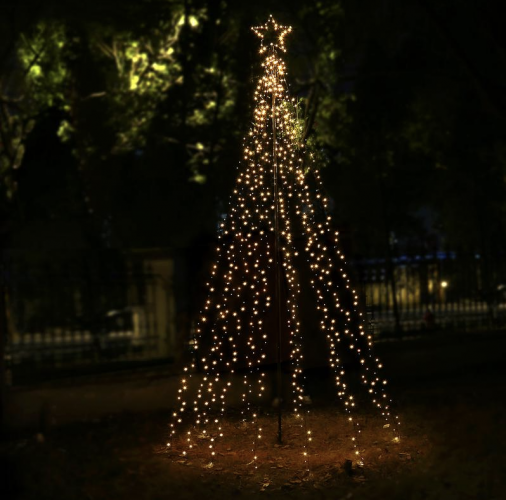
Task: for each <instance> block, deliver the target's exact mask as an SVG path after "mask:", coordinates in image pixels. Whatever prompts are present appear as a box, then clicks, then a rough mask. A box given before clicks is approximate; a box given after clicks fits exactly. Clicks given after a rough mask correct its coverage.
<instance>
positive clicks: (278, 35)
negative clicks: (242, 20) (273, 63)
mask: <svg viewBox="0 0 506 500" xmlns="http://www.w3.org/2000/svg"><path fill="white" fill-rule="evenodd" d="M251 29H252V30H253V31H254V32H255V34H256V35H257V36H258V38H260V53H261V54H262V53H263V52H265V51H266V50H267V49H268V48H269V47H272V48H273V49H279V50H282V51H283V52H286V48H285V36H286V35H288V34H289V33H290V32H291V31H292V27H291V26H282V25H281V24H278V23H277V22H276V21H275V19H274V18H273V17H272V14H271V15H270V16H269V19H267V22H266V23H265V24H264V25H262V26H253V27H252V28H251Z"/></svg>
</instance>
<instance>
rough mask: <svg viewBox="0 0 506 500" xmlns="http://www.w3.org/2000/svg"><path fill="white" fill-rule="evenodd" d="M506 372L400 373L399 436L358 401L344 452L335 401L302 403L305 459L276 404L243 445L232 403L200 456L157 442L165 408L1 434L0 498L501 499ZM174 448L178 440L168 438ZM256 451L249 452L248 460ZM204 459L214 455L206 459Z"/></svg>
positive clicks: (162, 435)
mask: <svg viewBox="0 0 506 500" xmlns="http://www.w3.org/2000/svg"><path fill="white" fill-rule="evenodd" d="M505 382H506V374H505V373H504V369H503V366H502V365H500V364H497V363H494V364H492V365H486V364H480V365H475V366H470V367H467V368H465V369H459V370H455V371H452V370H451V369H448V370H446V372H445V373H444V374H439V375H437V374H436V375H435V374H432V375H430V376H427V375H425V376H422V375H420V376H412V377H410V378H409V379H406V378H403V377H398V378H397V380H396V381H394V382H393V383H392V390H393V392H394V394H393V396H394V398H395V400H396V401H398V402H399V414H400V416H401V419H402V431H401V434H402V437H401V440H400V442H399V443H394V442H392V433H391V432H390V430H389V429H384V428H383V425H382V424H383V422H382V421H380V420H379V419H378V417H377V416H375V415H374V414H372V413H368V412H364V411H361V412H359V414H358V416H357V418H358V419H359V421H360V424H361V428H362V434H361V437H360V443H359V448H360V450H361V453H362V456H363V459H364V465H363V467H357V465H356V464H355V462H354V455H353V448H352V446H351V444H350V443H351V441H350V438H351V437H352V436H353V434H352V429H351V428H350V425H349V423H348V422H347V421H346V416H345V415H344V414H343V412H342V411H341V409H340V407H339V405H335V406H334V405H328V404H325V403H324V402H322V401H321V400H319V401H315V402H314V404H313V405H311V406H308V409H309V416H308V417H307V420H306V425H307V428H308V429H311V432H312V434H311V435H312V436H313V441H312V442H311V443H308V444H309V447H308V448H307V451H308V461H307V464H306V463H305V461H304V456H303V454H302V453H303V450H304V442H305V439H304V435H305V434H304V428H301V426H300V420H297V419H295V418H294V417H293V416H292V415H291V414H290V413H288V412H287V413H286V414H285V417H284V419H283V425H284V439H283V444H282V445H279V444H277V440H276V430H277V422H276V412H275V410H273V409H272V408H265V409H263V410H262V411H261V412H260V414H259V415H260V417H259V424H260V425H261V427H262V429H263V432H262V433H263V438H262V444H261V445H260V444H258V445H256V447H255V449H254V450H253V440H252V435H253V432H254V431H255V430H256V427H255V428H253V427H252V424H249V423H245V422H243V419H242V416H241V413H240V411H239V410H237V411H233V410H232V411H230V412H229V413H228V414H227V416H226V418H225V420H224V421H223V426H224V434H225V436H224V438H223V440H222V441H221V442H218V443H217V444H216V450H217V456H216V457H215V459H214V460H213V461H211V460H210V455H209V450H208V441H207V440H206V439H199V438H197V439H196V440H195V444H196V445H197V447H196V448H195V451H194V452H193V453H192V454H190V455H187V456H186V457H185V456H182V454H181V450H182V448H180V449H179V450H177V451H172V452H168V451H167V447H166V441H167V433H168V422H169V421H170V417H169V412H159V413H149V414H123V415H117V416H111V417H108V418H104V419H101V420H97V421H94V422H85V423H81V424H74V425H69V426H66V427H63V428H59V429H52V430H50V431H48V432H46V433H45V434H42V433H39V434H33V433H30V434H27V435H18V436H11V437H10V438H9V439H7V440H4V442H2V443H1V444H0V461H1V462H0V485H1V486H0V498H1V499H2V500H3V499H6V500H7V499H20V500H21V499H26V500H32V499H33V500H35V499H38V500H42V499H66V500H71V499H83V500H84V499H86V500H91V499H93V500H95V499H96V500H98V499H104V500H105V499H107V500H115V499H130V498H132V499H134V498H135V499H139V500H141V499H162V498H163V499H168V498H170V499H190V498H191V499H193V498H206V499H211V500H213V499H220V500H221V499H223V498H253V497H284V498H315V499H319V498H322V499H326V498H328V499H333V500H340V499H392V500H395V499H399V500H401V499H402V500H408V499H413V500H415V499H416V500H423V499H445V500H446V499H448V500H453V499H477V500H501V499H505V498H506V451H505V445H506V398H505V396H506V390H505V387H506V384H505ZM176 448H177V443H176ZM254 454H256V456H257V457H258V459H257V461H256V464H257V468H255V464H254V463H251V462H252V459H253V456H254ZM211 464H212V465H211Z"/></svg>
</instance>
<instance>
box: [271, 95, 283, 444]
mask: <svg viewBox="0 0 506 500" xmlns="http://www.w3.org/2000/svg"><path fill="white" fill-rule="evenodd" d="M275 88H276V87H275V86H273V90H272V161H273V164H274V268H275V270H276V282H275V287H276V288H275V294H276V297H277V303H278V305H277V313H278V338H277V341H278V345H277V355H278V367H277V368H278V370H277V382H278V383H277V386H278V387H277V398H278V443H280V444H281V442H282V436H283V435H282V426H281V413H282V408H281V397H282V392H283V391H282V390H281V389H282V388H281V385H282V382H283V377H282V373H281V341H282V321H281V307H282V301H281V247H280V241H279V185H278V174H279V172H278V160H277V151H276V146H277V144H276V140H277V138H276V95H275V92H276V91H275Z"/></svg>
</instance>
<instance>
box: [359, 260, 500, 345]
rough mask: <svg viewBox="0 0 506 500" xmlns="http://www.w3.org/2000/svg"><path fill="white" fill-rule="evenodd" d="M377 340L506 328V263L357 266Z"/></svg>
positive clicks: (367, 263)
mask: <svg viewBox="0 0 506 500" xmlns="http://www.w3.org/2000/svg"><path fill="white" fill-rule="evenodd" d="M354 267H355V270H356V274H357V279H358V281H359V283H360V285H361V290H362V293H363V295H365V298H366V303H367V310H368V316H369V319H370V321H371V322H372V323H373V325H374V332H375V334H376V335H378V336H380V335H386V334H400V333H402V332H419V331H431V330H432V331H436V330H441V329H458V330H471V329H484V328H494V329H495V328H502V327H504V326H505V325H506V285H505V283H506V268H505V266H504V259H502V258H497V259H494V260H492V261H491V260H485V259H483V258H482V257H481V256H480V255H477V254H473V255H463V256H462V255H460V256H459V255H457V254H455V253H453V252H449V253H444V252H440V253H436V254H430V255H411V256H403V257H400V258H395V259H393V260H392V262H391V263H388V262H387V261H386V260H385V259H370V260H363V261H357V262H355V264H354Z"/></svg>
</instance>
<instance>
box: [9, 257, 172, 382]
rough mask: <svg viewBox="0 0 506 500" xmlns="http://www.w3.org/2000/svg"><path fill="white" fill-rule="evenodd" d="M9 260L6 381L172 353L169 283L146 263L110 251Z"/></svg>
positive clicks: (24, 379)
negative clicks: (88, 254) (107, 252)
mask: <svg viewBox="0 0 506 500" xmlns="http://www.w3.org/2000/svg"><path fill="white" fill-rule="evenodd" d="M30 257H32V256H30ZM7 261H8V264H7V265H5V259H4V277H3V281H4V291H5V297H6V316H7V331H8V336H7V342H6V344H5V369H6V378H7V384H19V383H23V382H31V381H35V380H43V379H44V378H48V377H49V378H51V377H54V376H64V375H66V374H67V375H68V374H69V373H70V372H76V371H78V372H80V373H82V372H83V371H87V370H88V371H91V372H96V371H99V370H101V369H110V368H116V367H120V366H125V365H127V366H128V365H132V364H135V365H139V363H142V362H147V361H152V360H156V359H159V360H160V359H169V358H170V357H171V355H173V352H172V350H173V349H172V347H173V346H172V343H173V337H174V332H173V331H172V330H173V324H172V323H171V308H172V307H173V306H172V296H171V295H172V287H171V283H170V282H168V281H167V277H164V276H161V275H159V274H157V273H156V272H154V271H155V270H153V269H152V266H150V264H149V263H148V264H146V263H145V262H138V261H137V262H135V261H133V262H132V261H130V260H129V259H125V258H124V257H123V256H121V255H120V254H117V253H116V254H115V253H113V252H110V253H109V254H105V255H104V254H101V255H100V256H75V255H74V256H71V257H68V256H66V257H64V258H50V259H42V260H40V261H38V262H34V261H33V259H31V258H26V257H24V256H23V257H20V256H15V257H12V256H10V258H8V259H7Z"/></svg>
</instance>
